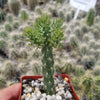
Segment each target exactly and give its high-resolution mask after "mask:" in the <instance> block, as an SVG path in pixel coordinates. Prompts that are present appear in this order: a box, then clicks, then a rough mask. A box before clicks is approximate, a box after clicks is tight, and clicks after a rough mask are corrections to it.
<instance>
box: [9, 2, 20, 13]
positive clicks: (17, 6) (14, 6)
mask: <svg viewBox="0 0 100 100" xmlns="http://www.w3.org/2000/svg"><path fill="white" fill-rule="evenodd" d="M8 6H9V9H10V11H11V12H12V13H13V14H14V15H18V14H19V10H20V7H21V4H20V1H19V0H8Z"/></svg>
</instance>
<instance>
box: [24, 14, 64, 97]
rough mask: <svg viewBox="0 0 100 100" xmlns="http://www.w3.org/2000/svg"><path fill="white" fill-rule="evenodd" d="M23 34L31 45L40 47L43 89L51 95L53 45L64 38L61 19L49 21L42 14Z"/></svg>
mask: <svg viewBox="0 0 100 100" xmlns="http://www.w3.org/2000/svg"><path fill="white" fill-rule="evenodd" d="M24 35H25V36H26V37H27V41H29V42H30V44H31V45H36V46H37V47H41V48H42V50H41V52H42V63H43V67H42V73H43V76H44V89H45V92H46V93H47V94H49V95H53V94H54V93H55V88H54V78H53V75H54V59H53V47H57V46H59V45H61V41H62V40H63V39H64V34H63V22H62V20H61V19H54V20H52V21H51V20H50V17H49V16H48V15H42V16H41V17H40V18H38V20H37V21H36V23H35V24H34V26H33V28H31V27H29V28H27V29H26V30H25V33H24Z"/></svg>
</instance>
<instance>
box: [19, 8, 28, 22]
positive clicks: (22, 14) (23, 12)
mask: <svg viewBox="0 0 100 100" xmlns="http://www.w3.org/2000/svg"><path fill="white" fill-rule="evenodd" d="M21 19H22V20H23V21H26V20H28V14H27V13H26V11H25V10H23V11H22V12H21Z"/></svg>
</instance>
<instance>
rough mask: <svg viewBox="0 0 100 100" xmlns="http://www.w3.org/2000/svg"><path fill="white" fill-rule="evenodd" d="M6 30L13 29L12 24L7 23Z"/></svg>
mask: <svg viewBox="0 0 100 100" xmlns="http://www.w3.org/2000/svg"><path fill="white" fill-rule="evenodd" d="M5 30H6V31H8V32H11V31H12V26H11V25H10V24H5Z"/></svg>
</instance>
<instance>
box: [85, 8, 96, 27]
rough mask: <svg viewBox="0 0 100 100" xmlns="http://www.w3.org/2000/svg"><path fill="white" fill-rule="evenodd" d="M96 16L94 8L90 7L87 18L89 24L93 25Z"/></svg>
mask: <svg viewBox="0 0 100 100" xmlns="http://www.w3.org/2000/svg"><path fill="white" fill-rule="evenodd" d="M94 18H95V10H94V9H93V8H91V9H90V11H89V13H88V16H87V19H86V23H87V25H88V26H92V25H93V23H94Z"/></svg>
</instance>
